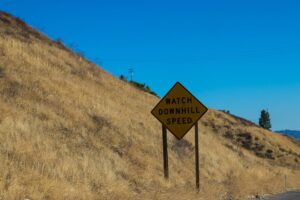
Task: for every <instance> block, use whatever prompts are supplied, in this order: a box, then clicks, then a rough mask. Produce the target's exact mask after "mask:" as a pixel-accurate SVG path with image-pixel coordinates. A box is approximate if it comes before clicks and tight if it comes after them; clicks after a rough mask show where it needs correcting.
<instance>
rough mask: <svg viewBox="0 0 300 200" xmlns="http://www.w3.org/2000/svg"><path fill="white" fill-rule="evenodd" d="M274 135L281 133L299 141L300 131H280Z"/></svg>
mask: <svg viewBox="0 0 300 200" xmlns="http://www.w3.org/2000/svg"><path fill="white" fill-rule="evenodd" d="M276 133H281V134H285V135H288V136H291V137H293V138H296V139H299V140H300V131H295V130H282V131H276Z"/></svg>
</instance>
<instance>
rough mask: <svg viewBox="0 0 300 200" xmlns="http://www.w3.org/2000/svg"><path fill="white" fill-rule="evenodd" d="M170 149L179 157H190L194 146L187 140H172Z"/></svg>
mask: <svg viewBox="0 0 300 200" xmlns="http://www.w3.org/2000/svg"><path fill="white" fill-rule="evenodd" d="M171 149H172V150H173V151H174V152H175V153H176V154H178V155H179V156H186V155H190V154H191V153H192V152H193V150H194V146H193V144H192V143H191V142H189V141H188V140H185V139H182V140H177V139H174V142H173V145H172V147H171Z"/></svg>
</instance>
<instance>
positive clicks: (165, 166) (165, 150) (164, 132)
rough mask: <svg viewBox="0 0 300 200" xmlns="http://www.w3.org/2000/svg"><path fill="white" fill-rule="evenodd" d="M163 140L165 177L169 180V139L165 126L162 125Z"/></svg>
mask: <svg viewBox="0 0 300 200" xmlns="http://www.w3.org/2000/svg"><path fill="white" fill-rule="evenodd" d="M162 138H163V157H164V176H165V179H169V162H168V138H167V129H166V127H165V126H164V125H162Z"/></svg>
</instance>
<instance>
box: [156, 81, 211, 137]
mask: <svg viewBox="0 0 300 200" xmlns="http://www.w3.org/2000/svg"><path fill="white" fill-rule="evenodd" d="M207 110H208V109H207V108H206V107H205V106H204V105H203V104H202V103H201V102H200V101H199V100H198V99H197V98H196V97H194V96H193V95H192V94H191V93H190V92H189V91H188V90H187V89H186V88H185V87H184V86H183V85H181V84H180V83H179V82H177V83H176V84H175V85H174V86H173V87H172V89H171V90H170V91H169V92H168V93H167V95H166V96H165V97H164V98H163V99H162V100H161V101H160V102H159V103H158V104H157V105H156V107H155V108H154V109H153V110H152V111H151V113H152V114H153V115H154V116H155V117H156V118H157V119H158V120H159V121H160V122H161V123H162V124H163V125H164V126H165V127H166V128H167V129H168V130H169V131H170V132H171V133H173V135H174V136H175V137H176V138H177V139H179V140H180V139H182V138H183V137H184V135H185V134H186V133H187V132H188V131H189V130H190V129H191V128H192V127H193V126H194V125H195V123H196V122H197V121H198V120H199V119H200V118H201V117H202V116H203V115H204V114H205V113H206V112H207Z"/></svg>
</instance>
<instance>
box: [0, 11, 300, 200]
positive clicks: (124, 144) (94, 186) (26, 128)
mask: <svg viewBox="0 0 300 200" xmlns="http://www.w3.org/2000/svg"><path fill="white" fill-rule="evenodd" d="M158 101H159V99H158V98H157V97H155V96H152V95H150V94H148V93H145V92H143V91H140V90H138V89H136V88H135V87H133V86H132V85H130V84H128V83H125V82H123V81H120V80H119V79H117V78H115V77H113V76H112V75H111V74H109V73H107V72H106V71H104V70H102V69H101V68H99V67H97V66H96V65H94V64H93V63H91V62H89V61H87V60H85V59H83V58H81V57H80V56H78V55H76V54H74V53H72V52H71V51H70V50H69V49H67V48H65V47H64V46H63V45H62V44H61V43H55V42H52V41H51V40H50V39H48V38H47V37H46V36H44V35H42V34H41V33H39V32H37V31H35V30H34V29H32V28H31V27H29V26H28V25H26V24H25V23H23V22H22V21H20V20H18V19H16V18H14V17H12V16H10V15H9V14H6V13H3V12H1V13H0V113H1V115H0V199H24V198H29V199H122V200H123V199H205V200H207V199H221V198H222V197H225V196H226V195H227V196H229V195H233V196H236V197H240V198H244V197H245V196H247V195H249V194H255V193H272V192H279V191H282V189H283V186H284V183H283V177H284V175H287V176H288V187H290V188H292V187H298V188H299V187H300V144H299V143H298V142H296V141H294V140H292V139H290V138H287V137H284V136H281V135H278V134H273V133H271V132H269V131H266V130H263V129H261V128H259V127H257V126H255V125H254V124H252V123H250V122H248V121H246V120H243V119H241V118H237V117H234V116H231V115H228V114H225V113H223V112H220V111H216V110H213V109H210V110H209V112H208V113H207V114H206V115H205V117H204V118H203V120H201V122H200V125H199V129H200V151H201V152H200V159H201V161H200V162H201V193H200V194H196V193H195V192H194V160H193V158H194V154H193V150H194V143H193V134H192V131H191V133H188V134H187V137H186V138H185V139H184V140H183V141H181V142H178V141H177V140H176V139H175V138H174V137H173V136H171V135H170V134H169V135H168V143H169V165H170V180H169V181H165V180H164V179H163V170H162V157H161V156H162V149H161V143H162V142H161V130H160V128H161V127H160V124H159V123H158V121H157V120H156V119H155V118H154V117H152V116H151V114H150V111H151V109H152V108H153V107H154V106H155V105H156V103H157V102H158Z"/></svg>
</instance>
